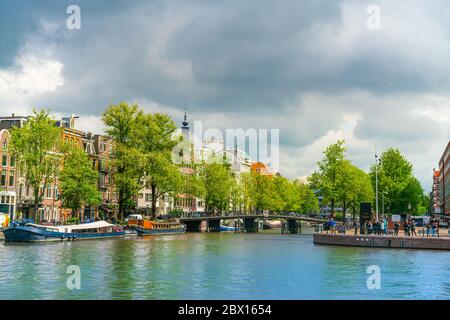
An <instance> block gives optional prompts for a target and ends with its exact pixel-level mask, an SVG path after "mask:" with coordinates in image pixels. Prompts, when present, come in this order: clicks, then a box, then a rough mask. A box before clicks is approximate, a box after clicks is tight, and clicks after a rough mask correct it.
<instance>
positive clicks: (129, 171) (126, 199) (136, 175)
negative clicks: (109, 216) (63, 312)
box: [102, 103, 145, 220]
mask: <svg viewBox="0 0 450 320" xmlns="http://www.w3.org/2000/svg"><path fill="white" fill-rule="evenodd" d="M144 118H145V117H144V114H143V112H142V111H141V110H139V109H138V106H137V105H132V106H130V105H128V104H127V103H120V104H118V105H111V106H109V107H108V108H107V110H106V111H105V112H104V113H103V116H102V120H103V122H104V123H105V125H106V129H105V132H106V134H107V135H108V136H109V137H110V138H112V140H113V141H114V145H113V146H114V148H113V160H112V166H113V167H114V168H115V172H114V175H113V179H114V184H115V186H116V188H117V191H118V204H119V216H120V217H119V219H120V220H122V219H123V216H124V212H125V210H126V209H128V208H130V207H133V206H134V205H135V202H134V197H135V195H136V194H137V193H138V191H139V189H140V188H141V187H142V185H141V181H142V177H143V165H144V161H145V157H144V155H143V154H142V152H141V150H140V146H141V143H142V141H144V140H145V137H144V135H143V131H144V130H143V126H144Z"/></svg>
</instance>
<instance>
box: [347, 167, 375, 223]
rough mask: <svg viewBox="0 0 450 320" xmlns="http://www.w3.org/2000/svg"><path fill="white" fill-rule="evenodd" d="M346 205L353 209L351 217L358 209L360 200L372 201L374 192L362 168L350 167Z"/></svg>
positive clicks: (368, 177)
mask: <svg viewBox="0 0 450 320" xmlns="http://www.w3.org/2000/svg"><path fill="white" fill-rule="evenodd" d="M348 185H349V188H348V192H349V195H348V197H347V205H348V208H349V209H350V208H351V209H352V211H353V219H354V218H355V216H356V212H357V211H358V210H359V206H360V204H361V203H362V202H372V201H373V199H374V197H375V193H374V191H373V188H372V182H371V180H370V176H369V175H368V174H367V173H366V172H364V171H363V170H361V169H359V168H357V167H356V166H352V167H351V168H350V179H349V181H348Z"/></svg>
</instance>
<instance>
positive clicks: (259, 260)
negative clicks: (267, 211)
mask: <svg viewBox="0 0 450 320" xmlns="http://www.w3.org/2000/svg"><path fill="white" fill-rule="evenodd" d="M449 262H450V253H448V252H442V251H412V250H394V249H391V250H382V249H367V248H350V247H348V248H346V247H327V246H314V245H313V244H312V239H311V237H309V236H282V235H277V234H262V233H260V234H239V235H236V234H233V233H222V234H185V235H176V236H175V235H171V236H158V237H154V236H149V237H142V238H136V237H130V238H125V239H115V240H103V241H75V242H64V243H51V244H40V245H27V244H26V245H15V244H13V245H11V244H7V245H6V244H5V245H2V246H0V298H2V299H343V298H350V299H415V298H425V299H448V298H449V293H450V283H449V282H448V277H449V275H450V264H449ZM69 265H78V266H79V267H80V269H81V290H69V289H68V288H67V286H66V281H67V277H68V274H67V267H68V266H69ZM369 265H378V266H380V268H381V272H382V288H381V290H369V289H367V286H366V280H367V277H368V276H369V275H368V274H367V273H366V270H367V267H368V266H369Z"/></svg>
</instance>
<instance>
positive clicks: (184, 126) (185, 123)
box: [182, 107, 189, 129]
mask: <svg viewBox="0 0 450 320" xmlns="http://www.w3.org/2000/svg"><path fill="white" fill-rule="evenodd" d="M182 124H183V128H186V129H189V122H188V121H187V114H186V107H184V120H183V122H182Z"/></svg>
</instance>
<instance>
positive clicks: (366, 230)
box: [325, 216, 439, 237]
mask: <svg viewBox="0 0 450 320" xmlns="http://www.w3.org/2000/svg"><path fill="white" fill-rule="evenodd" d="M344 227H345V229H349V228H353V229H354V232H355V235H356V234H358V229H359V227H360V225H359V223H358V222H357V221H353V224H349V223H346V224H345V225H344ZM391 228H392V227H391ZM401 229H403V231H404V236H407V237H415V236H417V235H418V232H417V226H416V222H415V221H414V219H412V218H411V217H408V218H407V219H406V220H405V221H394V222H393V230H392V229H389V221H388V218H387V216H385V217H383V218H382V219H379V220H377V221H372V220H370V219H369V220H367V221H365V222H364V224H363V225H361V232H360V233H361V234H368V235H369V234H372V235H379V236H381V235H388V234H393V235H394V236H398V235H399V231H400V230H401ZM325 230H326V231H327V232H328V231H330V232H331V233H336V231H337V224H336V221H335V220H334V219H333V218H330V219H329V220H328V222H327V223H326V224H325ZM425 230H426V233H425ZM422 233H423V236H425V235H426V236H427V237H430V236H431V237H435V236H439V221H438V220H436V219H431V220H430V221H429V222H427V223H426V225H425V228H424V229H423V231H422Z"/></svg>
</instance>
